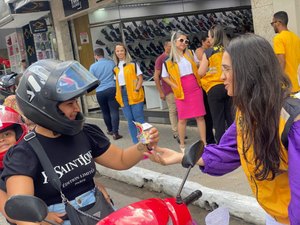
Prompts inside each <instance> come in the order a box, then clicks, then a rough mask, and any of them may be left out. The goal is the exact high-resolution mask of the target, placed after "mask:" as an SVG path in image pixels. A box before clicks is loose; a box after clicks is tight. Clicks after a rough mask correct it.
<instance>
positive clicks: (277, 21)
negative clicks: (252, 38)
mask: <svg viewBox="0 0 300 225" xmlns="http://www.w3.org/2000/svg"><path fill="white" fill-rule="evenodd" d="M277 22H279V21H278V20H275V21H273V22H271V23H270V24H271V26H273V24H274V23H277Z"/></svg>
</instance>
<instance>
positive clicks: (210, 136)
mask: <svg viewBox="0 0 300 225" xmlns="http://www.w3.org/2000/svg"><path fill="white" fill-rule="evenodd" d="M203 100H204V106H205V111H206V114H205V116H204V119H205V125H206V126H205V127H206V143H207V144H215V143H216V140H215V136H214V133H213V121H212V117H211V112H210V109H209V105H208V100H207V94H206V92H205V91H203Z"/></svg>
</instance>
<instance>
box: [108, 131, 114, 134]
mask: <svg viewBox="0 0 300 225" xmlns="http://www.w3.org/2000/svg"><path fill="white" fill-rule="evenodd" d="M106 133H107V134H108V135H113V134H114V133H113V132H112V131H107V132H106Z"/></svg>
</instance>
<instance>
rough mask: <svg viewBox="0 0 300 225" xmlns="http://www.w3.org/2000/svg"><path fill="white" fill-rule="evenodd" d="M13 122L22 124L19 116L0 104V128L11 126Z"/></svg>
mask: <svg viewBox="0 0 300 225" xmlns="http://www.w3.org/2000/svg"><path fill="white" fill-rule="evenodd" d="M13 124H22V120H21V116H20V115H19V114H18V113H17V112H15V111H13V110H12V109H8V107H5V106H2V105H1V106H0V130H2V129H4V128H6V127H8V126H11V125H13Z"/></svg>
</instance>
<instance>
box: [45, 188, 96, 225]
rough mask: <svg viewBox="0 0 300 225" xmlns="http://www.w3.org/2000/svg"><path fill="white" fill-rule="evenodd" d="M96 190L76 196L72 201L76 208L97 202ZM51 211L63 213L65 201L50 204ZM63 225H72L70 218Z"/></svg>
mask: <svg viewBox="0 0 300 225" xmlns="http://www.w3.org/2000/svg"><path fill="white" fill-rule="evenodd" d="M95 200H96V199H95V190H94V189H92V190H90V191H88V192H85V193H83V194H81V195H79V196H78V197H76V198H75V199H74V200H72V201H70V202H71V204H72V205H73V206H74V207H75V208H80V207H83V206H86V205H89V204H91V203H93V202H95ZM48 210H49V212H57V213H63V212H65V205H64V204H63V203H57V204H54V205H50V206H48ZM62 225H71V223H70V220H65V221H64V222H63V223H62Z"/></svg>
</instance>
